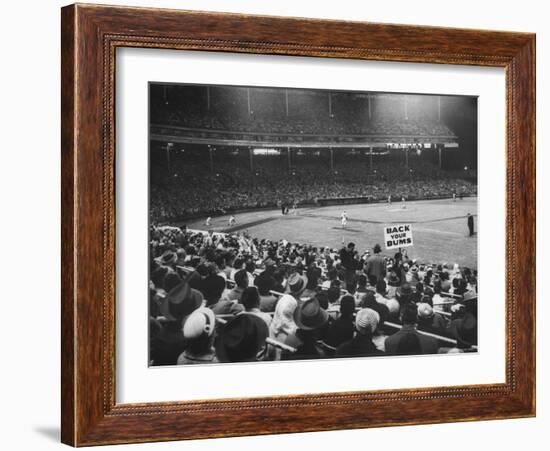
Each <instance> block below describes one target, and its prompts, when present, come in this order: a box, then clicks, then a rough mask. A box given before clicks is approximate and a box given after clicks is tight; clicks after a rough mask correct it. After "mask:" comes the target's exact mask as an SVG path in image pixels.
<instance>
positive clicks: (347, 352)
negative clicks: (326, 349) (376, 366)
mask: <svg viewBox="0 0 550 451" xmlns="http://www.w3.org/2000/svg"><path fill="white" fill-rule="evenodd" d="M383 354H384V353H383V352H382V351H380V350H379V349H377V348H376V346H375V345H374V343H373V342H372V339H371V337H367V336H365V335H362V334H356V335H355V337H354V338H353V339H351V340H349V341H346V342H345V343H342V344H341V345H340V346H338V349H337V350H336V356H337V357H351V356H375V355H383Z"/></svg>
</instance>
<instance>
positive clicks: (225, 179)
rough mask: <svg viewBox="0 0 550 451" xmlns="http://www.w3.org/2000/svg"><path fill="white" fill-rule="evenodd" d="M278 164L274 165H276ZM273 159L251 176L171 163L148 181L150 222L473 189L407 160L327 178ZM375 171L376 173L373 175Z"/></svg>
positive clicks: (239, 170) (224, 165)
mask: <svg viewBox="0 0 550 451" xmlns="http://www.w3.org/2000/svg"><path fill="white" fill-rule="evenodd" d="M277 162H279V164H277ZM280 162H281V159H278V160H277V159H276V157H264V158H256V159H255V166H254V171H251V170H250V167H249V166H247V164H248V161H247V160H244V161H241V162H240V164H239V161H238V160H231V159H229V160H222V161H217V162H216V164H215V172H214V173H212V172H211V171H210V168H209V167H208V164H207V163H206V162H203V163H201V162H198V161H195V162H181V164H178V162H177V161H175V162H173V163H172V166H173V168H172V170H173V172H174V175H175V176H174V175H172V176H167V175H164V176H162V174H165V173H163V172H162V171H160V170H159V171H157V173H159V174H161V176H160V177H157V179H153V180H151V203H150V205H151V207H150V214H151V220H152V222H163V221H170V220H173V219H184V218H189V217H193V216H201V215H205V216H206V215H211V216H215V215H219V214H225V213H227V212H229V211H233V210H236V209H254V208H264V207H277V206H278V204H279V203H280V202H281V201H282V202H286V203H289V204H292V203H296V204H297V205H305V204H308V205H312V204H315V203H316V202H317V201H318V200H319V199H334V198H349V197H362V198H368V199H370V200H371V201H385V200H387V198H388V196H392V198H393V199H394V200H400V199H401V198H402V197H404V198H405V199H407V200H414V199H426V198H435V197H451V196H452V195H453V194H456V195H457V196H458V195H475V194H476V192H477V185H476V184H475V183H473V182H472V181H469V180H465V179H463V178H459V177H460V176H461V174H457V173H456V172H453V171H442V170H440V169H438V167H437V166H436V165H434V164H431V163H427V162H423V161H421V160H418V161H415V162H414V163H413V161H412V160H411V165H410V167H409V168H405V167H404V166H402V165H401V166H400V165H399V164H396V163H395V162H394V161H389V162H387V163H384V162H378V163H376V165H375V166H373V168H374V169H373V171H369V169H368V166H367V165H368V162H367V161H363V162H362V163H359V164H358V162H357V161H355V160H353V159H347V160H345V161H342V162H339V163H338V164H337V166H335V168H337V170H336V171H334V172H332V173H330V172H329V171H328V169H327V167H326V165H325V166H323V165H321V164H319V162H318V161H317V162H314V163H311V162H304V163H303V164H301V163H300V161H299V160H295V162H294V163H293V168H292V171H289V170H288V168H287V167H285V166H284V165H283V164H281V163H280ZM374 171H375V172H374Z"/></svg>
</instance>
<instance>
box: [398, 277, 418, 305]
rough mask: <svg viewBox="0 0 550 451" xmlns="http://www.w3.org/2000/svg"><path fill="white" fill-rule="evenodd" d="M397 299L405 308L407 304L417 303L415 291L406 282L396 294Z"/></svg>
mask: <svg viewBox="0 0 550 451" xmlns="http://www.w3.org/2000/svg"><path fill="white" fill-rule="evenodd" d="M395 297H396V299H397V300H398V301H399V304H401V306H402V307H403V306H404V305H405V304H408V303H411V302H413V303H414V301H415V290H414V288H413V287H412V285H411V284H410V283H407V282H405V283H404V284H403V285H401V286H400V287H399V288H398V289H397V291H396V292H395Z"/></svg>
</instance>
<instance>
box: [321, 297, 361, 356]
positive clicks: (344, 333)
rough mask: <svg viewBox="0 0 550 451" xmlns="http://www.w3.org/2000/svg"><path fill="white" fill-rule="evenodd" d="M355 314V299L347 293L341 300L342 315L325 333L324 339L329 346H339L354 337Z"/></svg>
mask: <svg viewBox="0 0 550 451" xmlns="http://www.w3.org/2000/svg"><path fill="white" fill-rule="evenodd" d="M354 315H355V299H354V297H353V296H350V295H349V294H348V295H345V296H342V299H341V300H340V316H339V317H338V318H337V319H336V320H334V321H333V322H332V323H331V324H330V325H329V326H328V329H327V331H326V333H325V335H324V341H325V343H326V344H328V345H329V346H333V347H338V346H340V345H341V344H342V343H344V342H345V341H348V340H351V339H352V338H353V332H354V330H355V326H354Z"/></svg>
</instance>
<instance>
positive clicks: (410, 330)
mask: <svg viewBox="0 0 550 451" xmlns="http://www.w3.org/2000/svg"><path fill="white" fill-rule="evenodd" d="M409 334H412V335H415V336H416V337H417V338H418V341H419V342H420V353H421V354H437V351H438V349H439V345H438V344H437V340H436V339H435V338H433V337H428V336H426V335H422V334H420V333H418V331H417V330H416V328H415V327H414V326H409V325H407V326H403V328H402V329H401V330H400V331H399V332H396V333H395V334H393V335H390V336H389V337H388V338H386V353H387V354H401V352H399V346H400V344H402V343H403V341H404V340H405V339H407V337H408V335H409Z"/></svg>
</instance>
